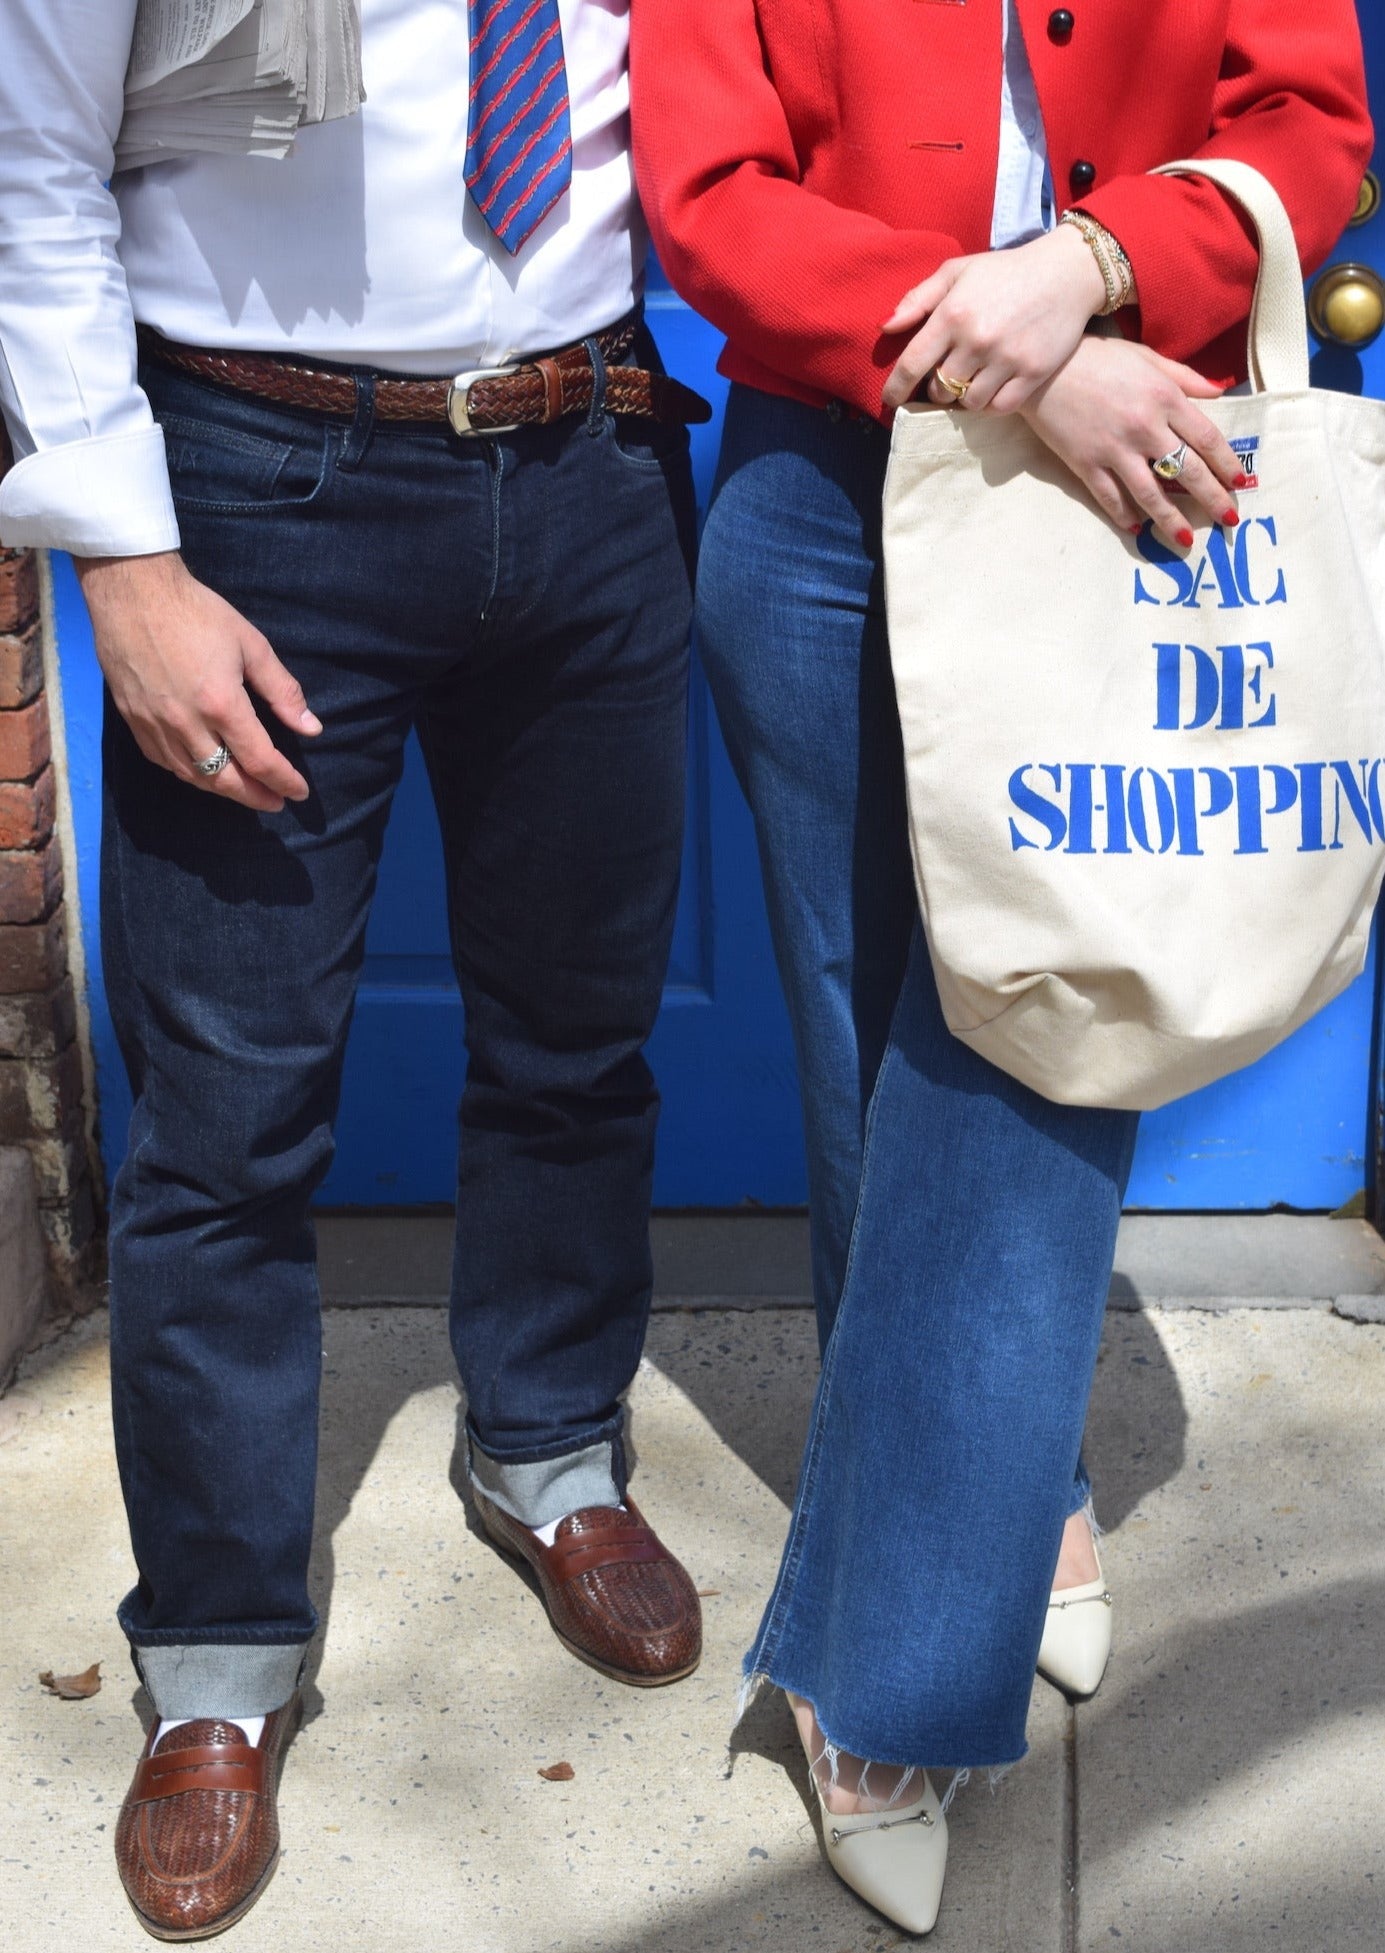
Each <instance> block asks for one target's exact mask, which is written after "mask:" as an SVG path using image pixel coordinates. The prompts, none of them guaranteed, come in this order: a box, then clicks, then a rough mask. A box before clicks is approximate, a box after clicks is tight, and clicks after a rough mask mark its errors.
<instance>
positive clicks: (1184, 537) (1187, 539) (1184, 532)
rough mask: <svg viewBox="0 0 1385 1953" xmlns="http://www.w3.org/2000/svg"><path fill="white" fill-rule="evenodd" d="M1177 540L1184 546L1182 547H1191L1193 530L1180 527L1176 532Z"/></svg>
mask: <svg viewBox="0 0 1385 1953" xmlns="http://www.w3.org/2000/svg"><path fill="white" fill-rule="evenodd" d="M1178 541H1179V542H1180V543H1181V545H1182V546H1183V548H1184V549H1191V548H1192V546H1193V532H1192V530H1191V529H1180V530H1179V532H1178Z"/></svg>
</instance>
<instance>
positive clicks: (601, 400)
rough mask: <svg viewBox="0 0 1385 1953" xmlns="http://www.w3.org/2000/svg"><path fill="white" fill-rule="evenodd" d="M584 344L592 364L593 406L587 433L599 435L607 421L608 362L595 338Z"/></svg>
mask: <svg viewBox="0 0 1385 1953" xmlns="http://www.w3.org/2000/svg"><path fill="white" fill-rule="evenodd" d="M582 344H583V345H584V346H585V347H586V349H587V358H588V359H589V360H590V361H591V363H592V406H591V412H590V413H589V414H588V415H587V432H588V434H599V433H600V432H601V429H602V426H603V424H604V422H605V419H606V361H605V359H604V357H603V355H602V351H601V348H600V346H599V345H598V344H597V342H596V340H595V339H594V338H592V339H584V340H583V341H582Z"/></svg>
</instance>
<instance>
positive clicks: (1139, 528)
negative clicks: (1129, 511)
mask: <svg viewBox="0 0 1385 1953" xmlns="http://www.w3.org/2000/svg"><path fill="white" fill-rule="evenodd" d="M1144 532H1145V525H1144V523H1143V522H1132V523H1131V525H1130V527H1129V529H1128V530H1127V531H1126V534H1127V535H1131V536H1142V535H1143V534H1144Z"/></svg>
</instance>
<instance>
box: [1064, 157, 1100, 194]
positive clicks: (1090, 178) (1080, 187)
mask: <svg viewBox="0 0 1385 1953" xmlns="http://www.w3.org/2000/svg"><path fill="white" fill-rule="evenodd" d="M1095 182H1096V164H1095V163H1086V162H1083V161H1082V160H1081V159H1080V158H1079V160H1078V161H1077V162H1075V163H1074V164H1073V166H1072V168H1071V169H1070V170H1069V171H1068V183H1069V186H1070V187H1071V189H1072V192H1073V195H1074V196H1078V197H1080V196H1081V195H1082V193H1083V191H1084V190H1090V189H1091V187H1092V185H1093V184H1094V183H1095Z"/></svg>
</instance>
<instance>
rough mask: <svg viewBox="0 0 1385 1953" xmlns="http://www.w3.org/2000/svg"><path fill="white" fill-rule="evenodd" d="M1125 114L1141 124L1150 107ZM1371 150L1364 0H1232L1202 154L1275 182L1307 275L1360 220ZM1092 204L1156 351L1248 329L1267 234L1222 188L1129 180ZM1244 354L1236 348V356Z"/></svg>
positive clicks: (1187, 352) (1195, 347)
mask: <svg viewBox="0 0 1385 1953" xmlns="http://www.w3.org/2000/svg"><path fill="white" fill-rule="evenodd" d="M1291 11H1292V21H1290V19H1289V17H1288V16H1289V14H1290V12H1291ZM1122 112H1123V113H1125V114H1129V115H1134V116H1138V114H1139V103H1138V102H1128V103H1126V104H1124V105H1123V109H1122ZM1371 144H1372V131H1371V119H1370V113H1369V110H1368V107H1367V96H1366V78H1365V70H1364V63H1363V59H1362V54H1361V38H1360V33H1359V30H1358V27H1357V23H1356V15H1355V12H1354V10H1353V7H1352V5H1351V0H1300V4H1297V5H1295V6H1294V7H1293V8H1292V10H1291V9H1290V8H1289V7H1288V6H1286V0H1232V5H1231V9H1230V16H1229V20H1228V26H1227V37H1226V49H1225V53H1224V55H1223V57H1222V63H1221V73H1220V78H1219V80H1218V83H1217V87H1216V92H1215V96H1214V104H1213V115H1212V124H1211V130H1210V133H1209V136H1208V140H1207V141H1206V142H1205V143H1203V144H1202V145H1201V146H1200V147H1199V148H1198V149H1196V150H1194V151H1193V152H1192V154H1193V155H1194V156H1232V157H1238V158H1239V159H1240V160H1241V161H1242V162H1246V163H1253V164H1254V165H1255V167H1256V168H1257V169H1258V170H1259V171H1260V172H1261V174H1262V175H1263V176H1267V177H1268V178H1269V180H1270V182H1271V183H1273V185H1274V187H1275V188H1276V190H1278V192H1279V194H1280V196H1281V197H1282V198H1283V200H1284V204H1285V207H1286V209H1287V210H1288V213H1289V218H1290V221H1291V222H1292V224H1293V227H1294V235H1295V237H1296V238H1297V239H1298V247H1299V255H1300V258H1301V259H1302V261H1303V266H1304V269H1305V271H1313V270H1316V268H1317V267H1318V265H1320V264H1321V263H1322V261H1323V260H1324V258H1326V256H1327V254H1328V252H1329V251H1330V250H1331V249H1332V247H1333V245H1334V244H1335V243H1336V241H1337V239H1338V237H1339V236H1340V234H1341V231H1342V227H1343V226H1344V224H1345V223H1346V220H1347V218H1348V217H1349V216H1350V215H1351V212H1352V208H1353V205H1354V204H1355V201H1356V194H1357V191H1358V189H1359V188H1360V184H1361V178H1362V175H1363V174H1364V172H1365V169H1366V165H1367V164H1368V163H1369V161H1370V158H1371ZM1163 160H1167V161H1169V162H1174V161H1181V160H1185V159H1183V158H1175V157H1172V156H1170V157H1168V158H1167V159H1163ZM1080 208H1082V209H1083V210H1089V211H1090V212H1091V214H1092V216H1093V217H1095V218H1096V219H1097V221H1098V222H1099V223H1102V224H1104V225H1105V226H1106V228H1107V229H1108V230H1109V231H1111V232H1112V234H1113V235H1114V236H1115V237H1117V238H1119V240H1120V242H1121V245H1122V247H1123V248H1124V250H1125V251H1126V253H1127V255H1128V256H1129V259H1130V262H1131V266H1132V268H1133V269H1134V272H1135V279H1136V283H1137V285H1138V287H1139V297H1140V337H1141V338H1142V339H1143V340H1144V341H1145V342H1146V344H1148V345H1150V346H1153V347H1154V348H1155V349H1156V350H1157V351H1159V352H1161V353H1165V354H1167V355H1168V356H1169V357H1170V358H1171V359H1188V358H1190V357H1191V356H1193V355H1194V354H1196V353H1198V352H1200V351H1202V350H1203V349H1204V348H1207V347H1209V346H1210V345H1211V343H1212V342H1213V341H1214V340H1216V339H1218V338H1219V337H1220V336H1221V335H1222V334H1223V333H1227V332H1237V333H1239V331H1240V329H1241V328H1243V326H1244V323H1245V320H1246V317H1247V315H1248V314H1249V311H1250V299H1251V294H1252V292H1253V291H1254V289H1255V276H1256V271H1257V267H1258V258H1257V252H1256V246H1255V243H1254V233H1253V231H1252V229H1251V227H1250V225H1249V223H1248V222H1247V220H1246V219H1245V218H1243V217H1242V216H1241V214H1240V212H1239V211H1238V210H1236V209H1235V208H1234V206H1232V205H1231V204H1230V203H1228V201H1227V199H1226V198H1225V197H1224V196H1223V194H1222V193H1221V191H1220V190H1218V189H1216V188H1215V187H1214V186H1213V185H1212V184H1210V183H1206V182H1200V181H1198V180H1197V179H1196V178H1187V177H1181V178H1180V177H1163V176H1118V177H1115V178H1113V179H1112V181H1111V182H1109V183H1107V184H1105V185H1103V186H1102V187H1101V188H1100V189H1097V190H1094V191H1092V192H1090V193H1089V194H1088V195H1087V196H1085V197H1083V198H1082V200H1081V204H1080ZM1239 353H1240V346H1239V341H1237V342H1236V343H1235V347H1234V351H1232V353H1231V357H1232V359H1233V360H1235V359H1238V358H1239ZM1242 370H1243V368H1242ZM1216 377H1225V375H1219V376H1216Z"/></svg>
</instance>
